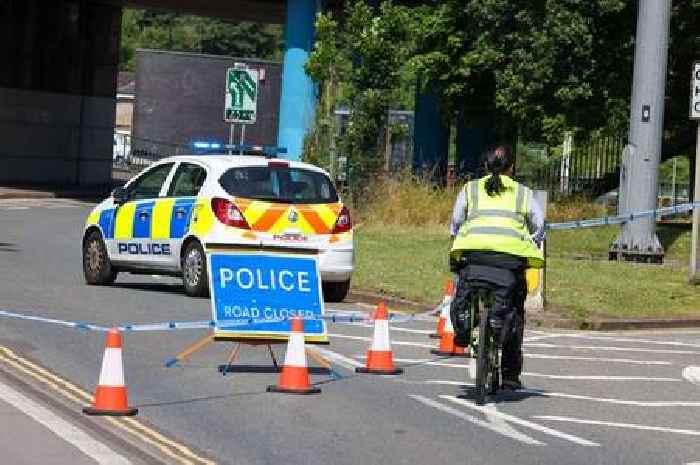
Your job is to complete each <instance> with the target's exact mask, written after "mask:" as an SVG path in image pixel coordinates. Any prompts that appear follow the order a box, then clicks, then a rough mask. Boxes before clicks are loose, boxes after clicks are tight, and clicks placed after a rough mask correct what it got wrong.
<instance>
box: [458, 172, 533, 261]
mask: <svg viewBox="0 0 700 465" xmlns="http://www.w3.org/2000/svg"><path fill="white" fill-rule="evenodd" d="M489 177H490V176H486V177H483V178H481V179H477V180H475V181H470V182H469V183H467V185H466V186H465V188H464V189H465V193H466V197H467V217H466V219H465V220H464V223H462V226H461V227H460V228H459V233H458V234H457V237H456V238H455V240H454V243H453V244H452V251H451V252H450V254H451V255H453V256H454V255H457V256H458V255H460V254H461V253H463V252H465V251H490V252H501V253H507V254H511V255H515V256H518V257H523V258H525V259H527V266H528V267H530V268H542V267H543V266H544V254H543V253H542V251H541V250H540V249H539V248H538V247H537V245H536V244H535V242H534V241H533V240H532V237H531V236H530V232H529V231H528V228H527V221H526V217H527V212H528V211H530V202H532V191H531V190H530V189H528V188H527V187H525V186H523V185H522V184H519V183H517V182H515V181H513V180H512V179H511V178H509V177H508V176H501V182H502V183H503V186H504V187H505V188H504V190H503V191H501V193H500V194H497V195H494V196H493V197H491V196H489V195H488V194H487V193H486V181H487V180H488V178H489Z"/></svg>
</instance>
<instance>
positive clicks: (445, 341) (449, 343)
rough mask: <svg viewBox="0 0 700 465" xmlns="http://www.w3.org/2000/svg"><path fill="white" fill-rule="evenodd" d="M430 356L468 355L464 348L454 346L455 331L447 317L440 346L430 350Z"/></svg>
mask: <svg viewBox="0 0 700 465" xmlns="http://www.w3.org/2000/svg"><path fill="white" fill-rule="evenodd" d="M430 353H431V354H435V355H443V356H447V357H468V356H469V354H468V353H467V352H466V351H465V350H464V347H462V346H458V345H457V344H455V329H454V326H452V319H451V318H450V317H449V315H448V317H447V320H445V330H444V332H443V333H442V337H441V338H440V346H439V347H438V348H437V349H431V350H430Z"/></svg>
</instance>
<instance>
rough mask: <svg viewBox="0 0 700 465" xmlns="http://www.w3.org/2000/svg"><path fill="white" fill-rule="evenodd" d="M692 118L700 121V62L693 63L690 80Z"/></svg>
mask: <svg viewBox="0 0 700 465" xmlns="http://www.w3.org/2000/svg"><path fill="white" fill-rule="evenodd" d="M690 118H691V119H697V120H700V62H698V61H696V62H695V63H693V77H692V79H691V80H690Z"/></svg>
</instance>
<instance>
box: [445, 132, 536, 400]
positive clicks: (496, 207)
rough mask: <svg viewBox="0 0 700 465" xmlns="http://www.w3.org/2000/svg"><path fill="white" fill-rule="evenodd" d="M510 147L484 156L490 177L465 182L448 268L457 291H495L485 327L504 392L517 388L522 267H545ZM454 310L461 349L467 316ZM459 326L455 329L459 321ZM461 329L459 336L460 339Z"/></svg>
mask: <svg viewBox="0 0 700 465" xmlns="http://www.w3.org/2000/svg"><path fill="white" fill-rule="evenodd" d="M514 161H515V160H514V157H513V149H512V147H511V146H510V145H506V144H503V145H498V146H497V147H495V148H494V149H493V150H489V151H488V152H487V155H486V169H487V170H488V172H489V174H488V175H487V176H484V177H482V178H480V179H476V180H473V181H470V182H468V183H467V184H465V186H464V188H463V189H462V190H461V191H460V193H459V195H458V197H457V200H456V202H455V205H454V209H453V213H452V221H451V223H450V233H451V235H452V238H453V243H452V249H451V251H450V268H451V269H452V271H453V272H456V273H459V284H458V292H460V289H459V287H460V286H462V287H466V292H468V287H469V283H470V282H474V281H479V282H486V283H488V284H489V285H490V286H491V287H493V289H494V297H495V299H494V300H495V304H494V308H493V309H492V312H491V320H490V321H489V324H490V326H491V327H492V328H494V329H495V330H496V331H497V332H499V334H500V341H501V343H502V356H501V366H502V375H503V382H502V387H503V388H504V389H510V390H515V389H520V388H521V387H522V383H521V381H520V373H521V372H522V366H523V358H522V357H523V355H522V342H523V330H524V327H525V297H526V296H527V283H526V281H525V269H526V268H541V267H543V266H544V255H543V252H542V250H540V248H539V247H538V246H537V244H540V243H541V242H542V241H543V240H544V214H543V212H542V208H541V207H540V206H539V205H538V204H537V202H536V201H535V200H534V199H533V196H532V191H531V190H530V189H529V188H527V187H526V186H524V185H522V184H520V183H518V182H516V181H514V180H513V179H512V178H511V176H512V175H513V165H514ZM455 310H456V311H457V312H465V311H466V310H467V309H454V308H453V311H452V315H453V318H452V319H453V322H454V323H455V325H456V326H455V330H456V333H457V337H456V338H455V341H456V342H457V343H458V344H460V345H465V342H466V341H465V340H464V337H466V336H465V335H464V334H465V331H467V330H468V329H466V328H464V327H463V326H464V322H467V321H469V318H467V317H465V316H464V315H463V314H462V317H461V318H458V317H455ZM460 320H461V323H462V327H461V328H460V323H459V321H460ZM460 329H461V338H462V340H460Z"/></svg>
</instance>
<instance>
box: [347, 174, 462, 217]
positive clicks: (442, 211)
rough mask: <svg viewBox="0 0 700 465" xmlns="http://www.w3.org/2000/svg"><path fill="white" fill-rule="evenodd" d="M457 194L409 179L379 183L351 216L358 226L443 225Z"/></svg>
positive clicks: (355, 208)
mask: <svg viewBox="0 0 700 465" xmlns="http://www.w3.org/2000/svg"><path fill="white" fill-rule="evenodd" d="M458 192H459V191H458V189H456V188H455V189H444V188H441V187H436V186H434V185H432V184H431V183H430V182H427V181H425V180H422V179H419V178H416V177H413V176H410V175H402V176H399V177H398V178H391V179H381V180H377V181H375V185H374V186H373V188H372V193H371V195H370V197H369V198H367V199H365V201H364V202H363V203H362V204H361V205H355V206H354V213H355V216H356V217H357V222H358V223H363V224H367V225H377V224H385V225H402V226H417V225H447V224H448V223H449V221H450V217H451V215H452V207H453V205H454V201H455V198H456V197H457V193H458Z"/></svg>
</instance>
